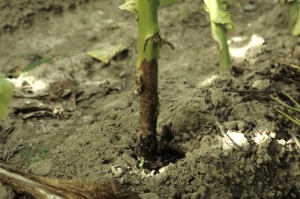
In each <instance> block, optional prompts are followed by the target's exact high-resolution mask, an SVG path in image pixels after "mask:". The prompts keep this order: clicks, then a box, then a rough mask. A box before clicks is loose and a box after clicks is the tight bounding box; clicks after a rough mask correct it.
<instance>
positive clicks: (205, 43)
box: [0, 0, 300, 199]
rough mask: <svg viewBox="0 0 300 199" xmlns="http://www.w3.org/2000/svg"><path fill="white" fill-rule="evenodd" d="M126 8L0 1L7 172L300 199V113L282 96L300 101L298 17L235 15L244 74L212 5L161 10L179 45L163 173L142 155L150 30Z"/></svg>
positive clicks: (190, 198) (155, 189) (165, 99)
mask: <svg viewBox="0 0 300 199" xmlns="http://www.w3.org/2000/svg"><path fill="white" fill-rule="evenodd" d="M123 2H124V1H123V0H114V1H96V0H90V1H88V0H85V1H84V0H64V1H34V3H32V1H30V0H11V1H7V0H1V1H0V9H1V10H0V69H1V73H3V74H6V75H7V76H8V77H9V79H10V81H11V82H12V83H14V85H15V90H16V92H15V97H14V99H13V102H12V105H11V110H10V113H9V115H8V116H7V117H6V118H5V120H2V121H0V126H1V128H0V157H1V159H2V160H1V162H2V163H4V164H6V165H11V166H13V167H15V168H18V169H22V170H23V171H26V172H30V173H32V174H36V175H40V176H45V177H51V178H59V179H78V178H88V179H91V180H102V179H106V178H112V177H113V178H115V179H117V180H118V181H119V182H120V183H121V184H122V185H123V186H125V187H127V188H128V189H131V190H133V191H136V192H138V193H140V194H143V193H149V194H148V198H155V197H157V198H161V199H172V198H177V199H179V198H182V199H200V198H201V199H202V198H226V199H227V198H228V199H230V198H251V199H253V198H270V199H271V198H272V199H273V198H300V180H299V179H300V164H299V162H300V155H299V150H300V149H299V148H298V147H299V141H298V140H299V139H300V128H299V126H297V125H296V124H294V123H293V122H291V121H290V120H288V119H287V118H286V117H284V116H282V115H281V114H279V113H278V112H277V111H276V110H275V108H278V109H280V110H283V111H285V112H287V113H289V114H295V117H297V115H296V113H293V112H291V111H289V110H287V109H285V108H283V107H282V106H281V105H279V103H278V102H276V101H275V100H273V99H272V98H271V97H276V98H278V99H281V100H282V101H284V102H285V103H289V104H290V105H294V104H293V103H291V102H289V99H288V98H287V97H286V96H284V95H283V94H282V91H284V92H286V93H288V94H289V95H290V96H292V97H293V98H294V99H295V100H296V101H298V102H299V101H300V95H299V91H300V86H299V85H300V84H299V82H300V74H299V71H298V72H297V71H296V70H295V69H294V68H293V67H292V66H293V65H291V64H295V65H298V66H299V63H300V37H292V36H290V34H289V31H288V29H287V8H286V7H284V6H281V5H280V4H277V3H274V1H271V0H266V1H262V0H254V1H251V2H252V4H253V5H255V8H254V9H250V10H247V9H246V10H245V8H246V7H245V5H246V4H247V3H248V1H244V0H243V1H238V2H235V3H232V4H231V5H230V6H229V7H228V9H229V10H230V11H231V14H232V19H233V20H234V22H235V23H236V25H237V29H236V30H235V31H229V32H228V35H227V36H228V41H229V47H230V50H231V51H230V52H231V56H232V59H233V67H232V70H231V73H226V72H220V68H219V67H218V58H217V57H218V55H217V51H216V46H215V44H214V41H213V40H212V37H211V33H210V26H209V21H208V18H207V14H206V13H205V11H204V10H203V9H202V2H198V1H192V0H181V1H177V2H176V3H175V4H174V5H171V6H165V7H161V8H160V10H159V21H160V34H161V36H162V37H163V38H165V39H167V40H168V41H171V42H174V43H176V49H175V51H172V49H171V48H169V47H168V46H163V48H162V50H161V58H160V60H159V97H160V112H159V117H158V129H157V131H158V139H159V143H160V149H159V156H160V158H161V162H162V165H161V167H160V168H158V169H157V170H154V171H150V170H147V169H146V168H142V167H141V166H142V162H141V161H140V160H139V159H138V158H137V157H136V156H135V153H134V147H135V142H136V134H137V129H138V123H139V121H138V120H139V102H138V97H136V96H135V94H134V84H135V80H134V77H135V75H134V73H135V62H136V59H137V50H136V47H137V25H136V22H135V16H134V15H133V14H132V13H129V12H126V11H122V10H120V9H119V8H118V6H119V5H121V4H122V3H123ZM119 44H122V45H125V46H126V48H127V51H125V52H123V53H121V54H119V56H116V57H115V58H114V59H112V60H111V61H110V62H109V63H108V64H105V63H103V62H100V61H98V60H96V59H93V58H91V57H90V56H88V55H87V53H88V52H89V51H91V50H97V49H102V48H107V47H109V46H112V45H119ZM37 62H39V63H38V64H36V63H37ZM30 66H31V68H32V69H31V70H29V71H28V72H26V73H24V69H26V67H27V69H28V67H30ZM33 66H36V67H33ZM27 69H26V70H27ZM298 118H299V114H298ZM0 189H1V190H3V191H2V194H3V195H2V196H3V198H4V197H6V198H14V197H15V196H16V193H15V192H14V191H12V190H10V189H9V188H8V187H7V186H2V187H1V188H0ZM4 194H6V195H5V196H4ZM0 195H1V193H0ZM23 197H24V196H23ZM143 197H144V198H146V195H144V196H143Z"/></svg>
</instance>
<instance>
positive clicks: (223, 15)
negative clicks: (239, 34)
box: [212, 11, 236, 30]
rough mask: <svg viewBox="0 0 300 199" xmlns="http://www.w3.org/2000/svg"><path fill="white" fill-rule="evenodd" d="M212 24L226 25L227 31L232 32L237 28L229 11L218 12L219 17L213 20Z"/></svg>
mask: <svg viewBox="0 0 300 199" xmlns="http://www.w3.org/2000/svg"><path fill="white" fill-rule="evenodd" d="M212 22H213V23H216V24H223V25H225V27H226V29H230V30H232V29H234V28H235V27H236V26H235V24H234V23H233V22H232V20H231V17H230V13H229V12H227V11H220V12H218V15H217V17H216V18H215V19H212Z"/></svg>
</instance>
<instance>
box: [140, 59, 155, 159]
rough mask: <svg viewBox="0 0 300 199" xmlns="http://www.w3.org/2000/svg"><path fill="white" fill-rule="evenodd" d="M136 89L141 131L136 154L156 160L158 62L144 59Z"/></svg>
mask: <svg viewBox="0 0 300 199" xmlns="http://www.w3.org/2000/svg"><path fill="white" fill-rule="evenodd" d="M136 88H137V91H138V93H139V96H140V129H139V132H138V141H137V146H136V153H137V155H138V156H139V157H143V158H144V159H145V160H147V161H153V160H155V158H156V152H157V138H156V125H157V116H158V113H159V100H158V65H157V60H156V59H152V60H151V61H150V62H149V61H147V60H146V59H144V60H143V61H142V62H141V65H140V67H139V69H138V71H137V73H136Z"/></svg>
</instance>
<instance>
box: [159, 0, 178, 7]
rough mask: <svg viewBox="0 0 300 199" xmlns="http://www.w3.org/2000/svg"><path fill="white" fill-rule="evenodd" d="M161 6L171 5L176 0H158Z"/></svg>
mask: <svg viewBox="0 0 300 199" xmlns="http://www.w3.org/2000/svg"><path fill="white" fill-rule="evenodd" d="M158 2H159V5H160V6H166V5H171V4H173V3H174V2H175V0H158Z"/></svg>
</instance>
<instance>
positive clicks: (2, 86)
mask: <svg viewBox="0 0 300 199" xmlns="http://www.w3.org/2000/svg"><path fill="white" fill-rule="evenodd" d="M13 90H14V88H13V86H12V84H11V83H10V82H8V81H7V80H5V79H3V78H0V119H2V118H4V116H5V115H6V114H7V112H8V106H9V103H10V100H11V98H12V96H13Z"/></svg>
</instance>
